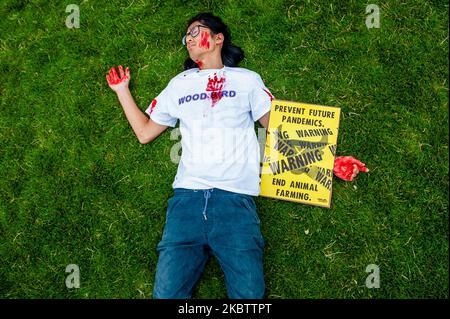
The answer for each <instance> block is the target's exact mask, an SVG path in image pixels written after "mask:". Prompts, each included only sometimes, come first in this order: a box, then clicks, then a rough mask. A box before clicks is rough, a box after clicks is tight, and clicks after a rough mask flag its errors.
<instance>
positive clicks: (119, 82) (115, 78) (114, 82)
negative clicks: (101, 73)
mask: <svg viewBox="0 0 450 319" xmlns="http://www.w3.org/2000/svg"><path fill="white" fill-rule="evenodd" d="M119 75H120V76H119ZM130 79H131V75H130V69H129V68H128V67H127V68H126V70H125V72H124V71H123V68H122V66H121V65H119V74H117V71H116V68H115V67H112V68H111V69H110V70H109V73H108V74H107V75H106V81H108V85H109V87H110V88H111V89H112V90H113V91H114V92H118V91H120V90H123V89H128V84H129V83H130Z"/></svg>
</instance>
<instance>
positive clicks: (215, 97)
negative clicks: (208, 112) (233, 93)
mask: <svg viewBox="0 0 450 319" xmlns="http://www.w3.org/2000/svg"><path fill="white" fill-rule="evenodd" d="M224 83H225V77H223V76H222V77H221V78H220V79H219V78H218V77H217V74H216V73H214V77H213V78H212V79H211V77H208V85H207V86H206V91H209V92H211V99H212V107H214V106H215V105H216V103H217V102H219V101H220V99H221V98H222V88H223V85H224Z"/></svg>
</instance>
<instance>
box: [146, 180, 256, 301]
mask: <svg viewBox="0 0 450 319" xmlns="http://www.w3.org/2000/svg"><path fill="white" fill-rule="evenodd" d="M157 250H158V252H159V259H158V264H157V266H156V277H155V286H154V289H153V298H156V299H159V298H164V299H187V298H191V296H192V290H193V287H194V285H195V284H196V282H197V281H198V279H199V278H200V276H201V274H202V272H203V269H204V267H205V264H206V261H207V260H208V258H209V256H211V255H213V256H215V257H216V258H217V260H218V262H219V264H220V266H221V268H222V270H223V272H224V275H225V284H226V288H227V293H228V297H229V298H233V299H238V298H250V299H259V298H263V296H264V289H265V284H264V274H263V250H264V240H263V238H262V235H261V231H260V221H259V218H258V214H257V212H256V205H255V202H254V200H253V198H252V196H250V195H245V194H238V193H234V192H229V191H225V190H221V189H218V188H210V189H206V190H192V189H185V188H175V189H174V196H173V197H171V198H170V199H169V201H168V207H167V214H166V224H165V226H164V232H163V236H162V240H161V241H160V243H159V244H158V247H157Z"/></svg>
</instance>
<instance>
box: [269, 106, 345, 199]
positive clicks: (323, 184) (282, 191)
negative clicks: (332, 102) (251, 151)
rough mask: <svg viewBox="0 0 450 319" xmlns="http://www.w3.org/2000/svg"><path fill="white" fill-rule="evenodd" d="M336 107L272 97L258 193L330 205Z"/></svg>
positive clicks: (335, 133) (336, 132)
mask: <svg viewBox="0 0 450 319" xmlns="http://www.w3.org/2000/svg"><path fill="white" fill-rule="evenodd" d="M339 118H340V108H338V107H330V106H322V105H313V104H306V103H297V102H291V101H283V100H273V101H272V107H271V111H270V121H269V127H268V134H267V138H266V145H265V150H264V159H263V166H262V170H261V194H260V195H261V196H266V197H272V198H277V199H282V200H288V201H294V202H299V203H304V204H308V205H316V206H322V207H330V204H331V193H332V181H333V165H334V158H335V154H336V144H337V137H338V131H339Z"/></svg>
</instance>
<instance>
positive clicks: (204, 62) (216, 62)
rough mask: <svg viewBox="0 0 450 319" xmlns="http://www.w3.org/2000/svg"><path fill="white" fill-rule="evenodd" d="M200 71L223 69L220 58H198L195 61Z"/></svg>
mask: <svg viewBox="0 0 450 319" xmlns="http://www.w3.org/2000/svg"><path fill="white" fill-rule="evenodd" d="M195 63H197V65H198V68H199V69H200V70H208V69H221V68H223V67H224V65H223V63H222V58H221V57H220V56H218V57H214V58H209V59H208V58H200V59H198V60H196V61H195Z"/></svg>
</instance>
